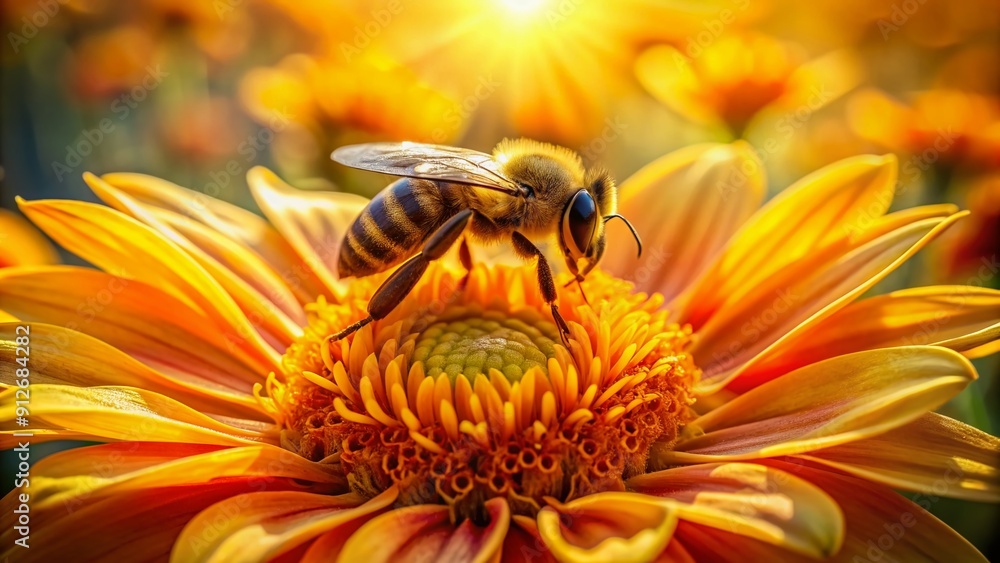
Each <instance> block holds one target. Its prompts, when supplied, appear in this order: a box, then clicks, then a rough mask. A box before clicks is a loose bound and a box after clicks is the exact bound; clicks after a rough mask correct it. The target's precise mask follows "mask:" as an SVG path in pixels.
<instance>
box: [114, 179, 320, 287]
mask: <svg viewBox="0 0 1000 563" xmlns="http://www.w3.org/2000/svg"><path fill="white" fill-rule="evenodd" d="M101 179H103V180H104V181H106V182H107V183H108V184H111V185H112V186H114V187H116V188H118V189H119V190H122V191H124V192H125V193H127V194H129V195H130V196H132V197H133V198H135V199H137V200H139V201H141V202H143V203H145V204H148V205H151V206H154V207H157V208H160V209H163V210H166V211H172V212H174V213H175V214H177V215H180V216H184V217H189V218H191V219H192V220H194V221H196V222H198V223H200V224H202V225H204V226H205V227H207V228H208V229H210V230H212V231H214V232H217V233H221V234H222V235H223V236H224V237H226V238H227V239H229V240H233V241H236V242H238V243H241V244H242V246H244V247H247V248H249V249H252V250H253V251H254V252H255V253H256V254H258V255H259V256H260V257H261V258H263V259H264V260H265V261H266V262H267V263H268V264H270V265H271V267H272V268H273V269H274V271H275V272H280V273H281V275H282V280H283V281H284V282H285V283H287V284H288V285H289V287H290V288H291V289H292V290H293V291H294V292H295V295H296V296H297V297H298V299H299V301H300V302H302V303H309V302H311V301H312V300H314V299H315V298H316V296H317V295H319V294H320V293H322V290H323V285H322V283H321V282H320V281H319V278H318V277H316V274H315V273H314V272H313V271H312V270H310V269H309V268H307V267H306V266H305V264H303V263H302V262H301V260H299V258H298V256H297V255H296V254H295V251H294V250H292V247H291V246H290V245H289V244H288V242H287V241H285V239H284V238H282V236H281V235H280V234H279V233H278V231H277V230H275V229H274V227H272V226H271V225H270V224H269V223H268V222H267V221H265V220H264V219H262V218H261V217H259V216H257V215H255V214H253V213H251V212H250V211H247V210H246V209H243V208H241V207H238V206H235V205H232V204H230V203H226V202H224V201H222V200H218V199H215V198H214V197H211V196H210V195H208V194H209V192H212V193H217V191H218V190H219V189H220V188H218V187H217V186H216V185H215V184H214V183H210V184H208V185H206V186H205V193H201V192H197V191H194V190H189V189H187V188H182V187H180V186H178V185H177V184H173V183H171V182H167V181H166V180H162V179H160V178H156V177H153V176H146V175H145V174H131V173H115V174H105V175H104V176H102V177H101Z"/></svg>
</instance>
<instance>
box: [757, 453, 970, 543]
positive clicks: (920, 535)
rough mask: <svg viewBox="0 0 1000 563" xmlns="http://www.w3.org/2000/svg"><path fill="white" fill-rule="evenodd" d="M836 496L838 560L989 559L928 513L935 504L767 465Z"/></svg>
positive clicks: (821, 473) (808, 469)
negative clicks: (841, 528)
mask: <svg viewBox="0 0 1000 563" xmlns="http://www.w3.org/2000/svg"><path fill="white" fill-rule="evenodd" d="M765 463H767V464H768V465H771V466H774V467H776V468H780V469H782V470H784V471H787V472H788V473H791V474H794V475H796V476H798V477H800V478H802V479H804V480H806V481H809V482H811V483H813V484H814V485H815V486H817V487H819V488H821V489H823V491H825V492H826V493H827V494H829V495H830V497H832V498H833V499H834V500H835V501H836V502H837V504H838V505H839V506H840V508H841V510H843V511H844V519H845V521H846V522H847V530H846V533H845V536H844V545H843V547H842V548H841V550H840V552H839V553H837V557H836V559H835V560H836V561H844V562H853V561H858V560H863V561H878V560H882V559H884V560H886V561H888V560H889V558H890V557H891V558H892V560H895V561H983V562H985V561H986V559H985V558H984V557H983V556H982V554H980V553H979V552H978V551H977V550H976V548H975V547H973V546H972V544H970V543H969V542H968V541H967V540H966V539H965V538H963V537H962V536H961V535H960V534H959V533H958V532H956V531H955V530H952V529H951V528H950V527H948V525H947V524H945V523H944V522H942V521H940V520H938V519H937V518H935V517H934V515H932V514H931V513H929V512H927V511H926V510H924V508H930V507H931V506H933V504H934V502H935V501H936V499H937V497H933V499H935V500H931V498H928V497H925V496H922V495H920V496H918V497H917V498H916V499H915V500H916V502H915V503H914V502H911V501H910V500H908V499H906V498H905V497H903V496H902V495H900V494H898V493H896V492H895V491H892V490H891V489H888V488H885V487H882V486H880V485H876V484H873V483H869V482H868V481H865V480H864V479H858V478H856V477H852V476H849V475H839V474H836V473H833V472H829V471H825V470H823V469H822V468H819V467H814V466H812V465H809V464H807V465H801V464H798V463H788V462H785V461H780V460H768V461H766V462H765Z"/></svg>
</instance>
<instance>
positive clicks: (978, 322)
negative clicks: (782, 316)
mask: <svg viewBox="0 0 1000 563" xmlns="http://www.w3.org/2000/svg"><path fill="white" fill-rule="evenodd" d="M998 319H1000V291H997V290H995V289H987V288H979V287H972V286H933V287H922V288H914V289H904V290H900V291H895V292H892V293H888V294H885V295H879V296H877V297H872V298H870V299H865V300H862V301H858V302H855V303H852V304H850V305H848V306H846V307H844V308H843V309H841V310H840V311H837V312H836V313H834V314H833V315H831V316H829V317H827V318H826V319H824V320H823V321H821V322H819V323H818V324H817V325H815V326H814V327H813V328H811V329H809V330H808V331H804V332H803V333H801V334H799V335H798V336H797V337H795V338H792V339H790V340H789V341H786V342H784V344H783V345H782V347H781V348H779V349H776V350H774V351H773V352H771V353H767V354H763V355H762V356H761V357H759V358H755V359H754V362H753V365H752V366H749V367H746V368H745V369H744V371H743V373H742V374H741V375H740V376H739V377H738V378H737V379H736V380H735V381H733V383H732V384H731V385H730V388H732V389H734V390H737V391H745V390H747V389H750V388H753V387H755V386H757V385H760V384H761V383H763V382H765V381H769V380H771V379H773V378H775V377H777V376H779V375H781V374H782V373H787V372H789V371H792V370H794V369H797V368H799V367H802V366H805V365H808V364H811V363H815V362H818V361H821V360H825V359H827V358H831V357H834V356H839V355H843V354H849V353H852V352H860V351H862V350H872V349H875V348H888V347H891V346H908V345H925V344H926V345H934V346H944V347H946V348H951V349H952V350H956V351H959V352H965V356H966V357H976V355H977V354H979V353H980V352H982V351H985V349H984V348H983V346H985V345H987V344H989V343H990V342H993V341H995V340H997V339H998V338H1000V320H998ZM969 352H971V353H972V354H973V355H971V356H970V354H969Z"/></svg>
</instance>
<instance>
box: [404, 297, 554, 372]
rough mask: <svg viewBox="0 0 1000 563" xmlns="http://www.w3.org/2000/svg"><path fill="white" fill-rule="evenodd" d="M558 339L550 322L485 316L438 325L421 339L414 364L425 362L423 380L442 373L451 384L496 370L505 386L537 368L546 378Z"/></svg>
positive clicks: (491, 313)
mask: <svg viewBox="0 0 1000 563" xmlns="http://www.w3.org/2000/svg"><path fill="white" fill-rule="evenodd" d="M557 342H559V333H558V332H557V330H556V327H555V325H554V324H553V323H551V322H545V321H539V320H533V321H532V322H530V323H529V322H526V321H525V320H522V319H519V318H516V317H505V316H504V315H501V314H500V313H494V312H491V311H487V312H485V313H482V314H480V315H479V316H476V317H465V318H459V319H453V320H448V321H439V322H436V323H434V324H432V325H431V326H429V327H428V328H427V329H426V330H424V331H423V332H422V333H421V334H420V338H419V339H418V340H417V346H416V350H415V352H414V356H413V358H414V360H416V361H419V362H423V364H424V370H425V372H426V373H427V375H429V376H431V377H437V376H438V375H439V374H441V373H446V374H448V377H449V378H450V379H451V380H452V382H454V381H455V378H456V377H458V375H460V374H464V375H465V376H466V377H468V378H470V379H471V378H473V377H475V376H476V375H479V374H487V373H488V372H489V370H490V369H496V370H499V371H500V372H501V373H503V374H504V376H505V377H506V378H507V380H508V381H511V382H514V381H518V380H520V379H521V377H522V376H523V375H524V372H525V371H527V370H529V369H531V368H533V367H536V366H537V367H540V368H541V369H542V371H545V372H546V373H547V369H546V364H547V362H548V359H549V358H551V357H553V356H554V354H555V348H554V346H555V345H556V343H557Z"/></svg>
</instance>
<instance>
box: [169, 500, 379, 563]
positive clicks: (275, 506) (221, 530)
mask: <svg viewBox="0 0 1000 563" xmlns="http://www.w3.org/2000/svg"><path fill="white" fill-rule="evenodd" d="M395 500H396V491H395V489H389V490H387V491H386V492H384V493H382V494H381V495H379V496H377V497H375V498H373V499H371V500H369V501H367V502H366V501H365V499H364V498H362V497H361V496H359V495H357V494H354V493H348V494H344V495H339V496H331V495H320V494H315V493H308V492H293V491H282V492H270V491H263V492H256V493H247V494H244V495H239V496H235V497H232V498H229V499H226V500H224V501H222V502H219V503H217V504H214V505H212V506H211V507H209V508H208V509H206V510H204V511H203V512H201V513H200V514H198V516H196V517H195V518H194V519H193V520H191V521H190V522H189V523H188V525H187V526H185V527H184V531H183V532H181V535H180V537H179V538H177V543H175V544H174V549H173V552H172V553H171V554H170V560H171V561H177V562H183V563H196V562H199V561H267V560H268V559H270V558H272V557H275V556H277V555H280V554H281V553H284V552H286V551H289V550H291V549H294V548H296V547H299V546H301V545H302V544H304V543H305V542H307V541H309V540H311V539H313V538H315V537H316V536H318V535H320V534H322V533H324V532H327V531H328V530H331V529H335V528H337V527H339V526H343V525H349V524H350V523H351V522H354V521H356V520H358V519H367V518H370V517H371V516H372V515H374V514H377V513H379V512H381V511H382V510H384V509H385V508H387V507H388V506H390V505H391V504H392V503H393V501H395Z"/></svg>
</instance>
